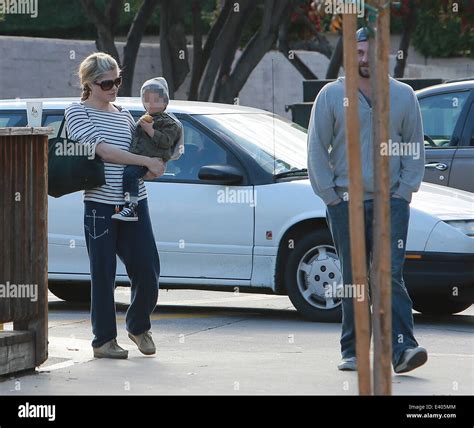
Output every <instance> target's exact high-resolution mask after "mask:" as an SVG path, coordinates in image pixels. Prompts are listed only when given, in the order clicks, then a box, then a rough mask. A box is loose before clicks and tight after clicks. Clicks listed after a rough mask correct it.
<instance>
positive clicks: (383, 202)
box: [369, 0, 392, 395]
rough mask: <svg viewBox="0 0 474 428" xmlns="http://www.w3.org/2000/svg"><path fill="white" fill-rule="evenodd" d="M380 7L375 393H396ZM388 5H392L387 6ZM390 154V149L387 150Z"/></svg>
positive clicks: (386, 25) (381, 14) (375, 1)
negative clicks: (392, 362) (394, 387)
mask: <svg viewBox="0 0 474 428" xmlns="http://www.w3.org/2000/svg"><path fill="white" fill-rule="evenodd" d="M371 3H372V6H374V7H375V8H377V9H378V14H377V18H376V21H375V26H374V25H371V27H372V29H373V31H374V33H375V40H374V39H373V38H372V39H371V40H370V43H371V44H372V46H371V47H370V49H369V52H370V57H369V63H370V65H369V66H370V74H371V80H372V94H373V97H372V105H373V112H374V115H373V134H372V135H373V140H372V141H373V150H374V190H375V195H374V228H373V229H374V231H373V232H374V239H373V242H374V244H373V261H372V262H373V263H372V270H373V271H372V274H371V291H372V319H373V328H374V393H375V394H376V395H391V393H392V368H391V361H392V277H391V247H390V245H391V244H390V241H391V231H390V176H389V156H383V155H382V153H383V151H382V147H383V145H387V144H388V143H389V138H390V136H389V115H390V92H389V80H388V54H389V52H390V8H389V4H390V2H389V1H387V0H372V2H371ZM385 4H388V7H383V6H385ZM386 153H387V152H386Z"/></svg>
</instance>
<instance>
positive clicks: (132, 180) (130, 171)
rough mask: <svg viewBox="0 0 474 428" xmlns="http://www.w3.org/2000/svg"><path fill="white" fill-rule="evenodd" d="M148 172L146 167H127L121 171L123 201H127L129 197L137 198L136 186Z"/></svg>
mask: <svg viewBox="0 0 474 428" xmlns="http://www.w3.org/2000/svg"><path fill="white" fill-rule="evenodd" d="M147 171H148V168H147V167H146V166H140V165H127V166H126V167H125V170H124V171H123V193H124V194H125V201H127V202H128V201H129V200H130V199H129V198H130V197H132V196H135V197H138V184H139V181H140V178H142V177H143V176H144V175H145V174H146V173H147Z"/></svg>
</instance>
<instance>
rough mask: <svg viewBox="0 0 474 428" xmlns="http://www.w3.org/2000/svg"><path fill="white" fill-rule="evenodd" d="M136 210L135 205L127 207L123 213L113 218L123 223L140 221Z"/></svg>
mask: <svg viewBox="0 0 474 428" xmlns="http://www.w3.org/2000/svg"><path fill="white" fill-rule="evenodd" d="M136 208H137V207H136V205H135V204H130V205H126V206H125V207H123V208H122V211H120V212H118V213H117V214H114V215H113V216H112V218H113V219H115V220H121V221H138V214H137V209H136Z"/></svg>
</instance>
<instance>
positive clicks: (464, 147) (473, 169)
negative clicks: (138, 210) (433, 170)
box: [449, 96, 474, 192]
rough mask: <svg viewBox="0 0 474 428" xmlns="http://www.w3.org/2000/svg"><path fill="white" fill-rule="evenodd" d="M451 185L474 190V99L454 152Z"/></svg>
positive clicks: (450, 177)
mask: <svg viewBox="0 0 474 428" xmlns="http://www.w3.org/2000/svg"><path fill="white" fill-rule="evenodd" d="M471 99H472V96H471ZM449 187H455V188H456V189H461V190H467V191H468V192H474V102H472V101H471V103H470V106H469V112H468V114H467V119H466V121H465V124H464V129H463V133H462V137H461V141H460V144H459V146H458V147H457V149H456V152H455V153H454V160H453V165H452V170H451V174H450V176H449Z"/></svg>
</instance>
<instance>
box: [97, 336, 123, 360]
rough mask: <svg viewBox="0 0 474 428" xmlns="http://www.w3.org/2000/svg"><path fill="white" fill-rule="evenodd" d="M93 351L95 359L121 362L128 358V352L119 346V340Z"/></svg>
mask: <svg viewBox="0 0 474 428" xmlns="http://www.w3.org/2000/svg"><path fill="white" fill-rule="evenodd" d="M93 349H94V357H95V358H116V359H119V360H122V359H126V358H128V351H127V350H126V349H123V348H121V347H120V346H119V345H118V343H117V339H112V340H109V341H108V342H106V343H104V344H103V345H102V346H99V347H98V348H93Z"/></svg>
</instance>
